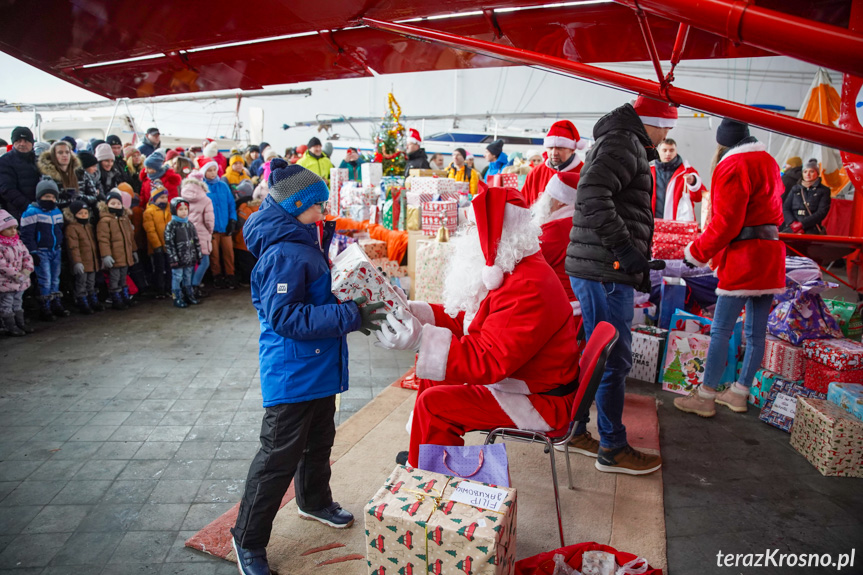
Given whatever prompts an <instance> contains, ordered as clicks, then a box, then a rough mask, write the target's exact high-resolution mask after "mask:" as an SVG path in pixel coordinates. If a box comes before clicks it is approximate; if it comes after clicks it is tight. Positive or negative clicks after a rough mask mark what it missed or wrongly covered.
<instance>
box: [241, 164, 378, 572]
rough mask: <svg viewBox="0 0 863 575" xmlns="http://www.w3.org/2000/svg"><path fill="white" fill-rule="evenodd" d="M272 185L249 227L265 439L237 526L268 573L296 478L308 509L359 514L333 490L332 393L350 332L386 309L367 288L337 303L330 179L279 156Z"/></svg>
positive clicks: (253, 563)
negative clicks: (369, 299)
mask: <svg viewBox="0 0 863 575" xmlns="http://www.w3.org/2000/svg"><path fill="white" fill-rule="evenodd" d="M271 167H272V172H271V173H270V177H269V182H268V183H269V187H270V194H269V196H267V198H266V199H265V200H264V201H263V203H262V204H261V208H260V209H259V210H258V211H257V212H255V213H254V214H252V215H251V216H250V217H249V219H248V220H247V221H246V224H245V226H244V228H243V233H244V237H245V240H246V246H247V247H248V248H249V251H250V252H251V253H252V255H253V256H255V257H256V258H257V259H258V263H257V264H256V265H255V267H254V269H253V270H252V277H251V284H252V303H253V304H254V306H255V310H256V311H257V313H258V319H259V321H260V322H261V336H260V340H259V341H260V351H259V358H260V363H261V369H260V374H261V391H262V394H263V399H264V408H265V409H266V413H265V414H264V421H263V425H262V431H261V448H260V449H259V450H258V453H257V454H256V455H255V458H254V460H253V461H252V464H251V467H250V469H249V475H248V478H247V480H246V487H245V493H244V494H243V499H242V501H241V502H240V510H239V513H238V515H237V523H236V525H235V526H234V528H233V529H231V533H232V534H233V536H234V537H233V545H234V551H235V552H236V554H237V563H238V565H239V568H240V572H241V573H243V574H245V575H267V574H269V573H270V570H269V566H268V563H267V555H266V546H267V543H268V542H269V540H270V532H271V530H272V527H273V519H274V518H275V516H276V512H278V510H279V504H280V503H281V501H282V497H284V495H285V493H286V492H287V490H288V487H289V486H290V484H291V480H294V486H295V489H296V494H297V506H298V507H299V513H300V516H301V517H302V518H304V519H310V520H317V521H320V522H322V523H324V524H326V525H329V526H330V527H335V528H337V529H343V528H347V527H350V526H351V525H353V522H354V517H353V515H352V514H351V513H350V512H349V511H346V510H344V509H342V508H341V506H340V505H339V504H338V503H335V502H334V501H333V498H332V494H331V493H330V486H329V483H330V451H331V449H332V446H333V440H334V439H335V434H336V428H335V423H334V421H333V417H334V415H335V409H336V406H335V396H336V394H338V393H342V392H344V391H347V389H348V343H347V337H346V336H347V334H348V333H350V332H352V331H357V330H360V331H362V332H363V333H365V334H366V335H368V334H369V333H370V331H371V330H378V329H380V327H379V326H378V325H376V324H374V323H372V322H373V321H379V320H383V319H385V318H386V316H385V315H384V314H379V313H374V310H376V309H379V308H381V307H382V306H383V305H384V304H383V303H382V302H381V303H372V304H369V305H366V306H365V307H363V308H360V307H359V306H361V305H363V304H364V303H366V299H365V298H362V297H361V298H357V299H356V300H354V301H353V302H348V303H345V304H339V303H338V301H337V300H336V298H335V296H334V295H333V294H332V288H331V276H330V262H329V260H328V259H327V254H328V253H329V245H330V241H331V240H332V238H333V235H334V234H335V222H327V223H323V220H324V215H325V213H326V205H327V201H328V199H329V189H328V188H327V184H326V183H325V182H324V181H323V179H321V178H320V177H319V176H317V175H316V174H314V173H312V172H310V171H309V170H307V169H305V168H303V167H302V166H298V165H289V164H288V163H287V162H286V161H285V160H283V159H281V158H277V159H274V160H273V162H272V164H271Z"/></svg>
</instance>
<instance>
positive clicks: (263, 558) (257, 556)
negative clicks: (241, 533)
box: [231, 537, 270, 575]
mask: <svg viewBox="0 0 863 575" xmlns="http://www.w3.org/2000/svg"><path fill="white" fill-rule="evenodd" d="M231 544H232V545H233V546H234V553H235V554H236V555H237V566H238V567H239V568H240V573H242V574H243V575H270V564H269V562H268V561H267V550H266V549H244V548H242V547H240V546H239V545H238V544H237V540H236V539H235V538H233V537H231Z"/></svg>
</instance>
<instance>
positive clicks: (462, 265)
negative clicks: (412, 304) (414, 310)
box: [443, 209, 542, 318]
mask: <svg viewBox="0 0 863 575" xmlns="http://www.w3.org/2000/svg"><path fill="white" fill-rule="evenodd" d="M507 216H508V219H507V220H506V222H505V224H504V227H503V233H502V234H501V240H500V243H499V244H498V248H497V259H496V260H495V262H494V263H495V265H496V266H498V267H499V268H501V270H503V273H504V274H508V273H511V272H512V270H514V269H515V266H516V265H518V263H519V262H520V261H521V260H522V259H524V258H525V257H526V256H529V255H532V254H535V253H537V252H538V251H539V236H540V235H542V229H540V227H539V226H538V225H536V223H534V222H532V221H531V219H530V212H529V211H528V210H525V209H518V210H508V211H507ZM510 216H512V217H510ZM477 230H478V228H477V227H476V226H469V227H467V228H466V229H463V230H462V231H460V232H459V233H458V234H457V235H456V236H455V237H453V238H452V239H451V240H450V242H452V244H453V255H452V258H451V259H450V261H449V264H448V266H447V272H446V280H445V281H444V289H443V300H444V311H446V313H447V314H448V315H450V316H451V317H455V316H457V315H458V314H459V312H465V315H466V316H467V317H469V318H471V317H473V316H474V315H476V312H477V311H478V310H479V306H480V304H481V303H482V301H483V300H484V299H485V298H486V296H487V295H488V288H486V287H485V284H483V281H482V270H483V268H485V256H484V255H483V253H482V245H481V244H480V242H479V232H478V231H477Z"/></svg>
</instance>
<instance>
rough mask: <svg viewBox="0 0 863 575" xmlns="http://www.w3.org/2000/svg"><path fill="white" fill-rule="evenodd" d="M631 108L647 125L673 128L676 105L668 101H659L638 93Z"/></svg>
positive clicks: (675, 121)
mask: <svg viewBox="0 0 863 575" xmlns="http://www.w3.org/2000/svg"><path fill="white" fill-rule="evenodd" d="M633 108H635V112H636V113H637V114H638V115H639V117H640V118H641V121H642V123H644V124H645V125H647V126H656V127H657V128H673V127H674V125H675V124H677V106H672V105H671V104H669V103H668V102H659V101H657V100H652V99H650V98H646V97H645V96H641V95H639V96H638V99H637V100H635V105H634V106H633Z"/></svg>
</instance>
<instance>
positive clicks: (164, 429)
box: [147, 423, 192, 443]
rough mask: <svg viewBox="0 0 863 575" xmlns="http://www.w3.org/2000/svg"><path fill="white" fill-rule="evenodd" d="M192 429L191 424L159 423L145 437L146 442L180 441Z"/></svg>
mask: <svg viewBox="0 0 863 575" xmlns="http://www.w3.org/2000/svg"><path fill="white" fill-rule="evenodd" d="M191 429H192V426H191V425H166V424H164V423H163V424H161V425H159V426H158V427H157V428H156V429H154V430H153V433H151V434H150V436H149V437H148V438H147V442H148V443H149V442H151V441H180V442H182V441H183V440H184V439H185V438H186V435H188V434H189V430H191Z"/></svg>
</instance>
